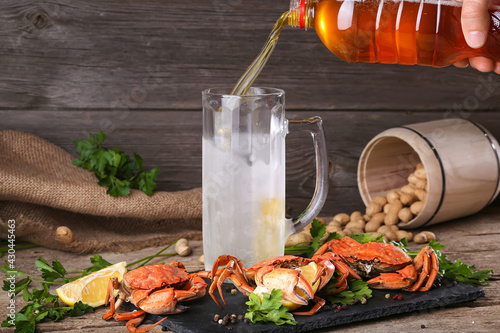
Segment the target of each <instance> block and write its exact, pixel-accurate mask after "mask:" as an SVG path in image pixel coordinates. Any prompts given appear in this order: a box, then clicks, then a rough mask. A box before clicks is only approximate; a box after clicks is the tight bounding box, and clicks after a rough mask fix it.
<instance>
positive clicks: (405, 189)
mask: <svg viewBox="0 0 500 333" xmlns="http://www.w3.org/2000/svg"><path fill="white" fill-rule="evenodd" d="M401 192H403V193H408V194H414V193H415V188H414V187H413V186H412V185H405V186H403V187H401Z"/></svg>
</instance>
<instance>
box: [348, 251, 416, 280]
mask: <svg viewBox="0 0 500 333" xmlns="http://www.w3.org/2000/svg"><path fill="white" fill-rule="evenodd" d="M341 254H342V256H343V257H344V258H345V260H347V261H348V262H349V264H351V265H352V266H354V267H355V268H356V270H357V271H358V273H360V274H361V275H363V276H365V277H374V276H377V275H378V274H379V273H386V272H394V271H397V270H399V269H402V268H404V267H405V266H407V265H409V264H410V263H411V262H412V259H411V258H410V256H409V255H408V254H406V252H404V251H403V250H401V249H400V248H399V247H396V246H393V245H391V244H385V243H365V244H360V245H358V246H356V247H355V248H353V249H352V252H351V251H349V250H348V251H342V253H341Z"/></svg>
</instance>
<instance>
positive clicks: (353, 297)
mask: <svg viewBox="0 0 500 333" xmlns="http://www.w3.org/2000/svg"><path fill="white" fill-rule="evenodd" d="M336 283H337V280H336V279H332V280H330V282H328V284H327V285H326V286H325V287H324V288H323V289H322V290H321V291H324V292H326V293H328V292H333V291H334V290H335V289H337V287H335V288H333V286H334V285H335V284H336ZM347 285H348V288H347V289H345V290H342V291H341V292H339V293H337V294H333V295H329V296H327V299H328V300H329V301H330V302H331V303H332V304H335V303H342V304H348V305H349V304H351V305H352V304H355V303H357V302H360V301H362V300H363V299H366V300H367V299H370V298H372V290H371V289H370V288H369V287H368V283H366V282H365V281H362V280H349V281H347Z"/></svg>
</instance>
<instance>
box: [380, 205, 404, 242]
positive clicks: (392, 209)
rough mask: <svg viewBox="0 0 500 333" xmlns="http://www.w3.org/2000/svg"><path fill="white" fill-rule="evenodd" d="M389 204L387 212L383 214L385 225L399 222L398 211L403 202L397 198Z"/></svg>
mask: <svg viewBox="0 0 500 333" xmlns="http://www.w3.org/2000/svg"><path fill="white" fill-rule="evenodd" d="M389 205H390V206H389V209H388V212H387V214H386V215H385V219H384V223H385V224H387V225H394V224H398V222H399V219H398V213H399V211H400V210H401V209H402V208H403V204H402V203H401V201H399V200H397V201H394V202H393V203H391V204H389ZM388 237H389V236H388ZM389 238H390V237H389Z"/></svg>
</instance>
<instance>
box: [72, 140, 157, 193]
mask: <svg viewBox="0 0 500 333" xmlns="http://www.w3.org/2000/svg"><path fill="white" fill-rule="evenodd" d="M89 136H90V137H89V139H84V140H76V141H75V142H74V146H75V150H76V151H77V152H79V153H80V157H79V158H77V159H75V160H73V161H72V163H73V164H74V165H76V166H79V167H81V168H84V169H87V170H88V171H91V172H94V174H95V176H96V178H97V183H98V184H99V185H100V186H104V187H107V188H108V190H107V191H106V193H107V194H109V195H111V196H113V197H118V196H126V195H129V194H130V189H139V190H141V191H143V192H144V193H146V194H147V195H149V196H151V195H152V194H153V191H154V190H155V189H156V187H157V185H156V183H155V179H156V177H157V176H158V168H154V169H152V170H151V171H149V172H147V171H145V170H144V169H143V168H142V164H143V159H142V157H141V156H140V155H138V154H136V153H134V158H135V161H134V160H132V159H131V158H130V157H129V156H128V155H127V154H125V153H124V152H123V151H121V150H120V149H118V148H114V149H107V148H105V147H103V146H102V144H103V142H104V141H105V140H106V138H107V137H106V134H104V132H103V131H100V132H99V133H97V134H96V135H94V134H92V133H90V135H89Z"/></svg>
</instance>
